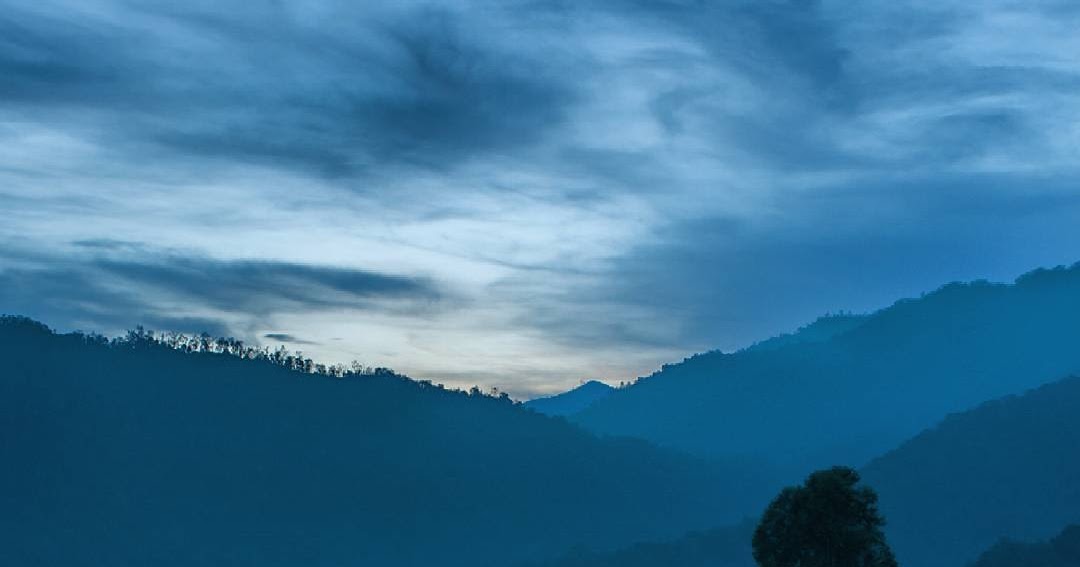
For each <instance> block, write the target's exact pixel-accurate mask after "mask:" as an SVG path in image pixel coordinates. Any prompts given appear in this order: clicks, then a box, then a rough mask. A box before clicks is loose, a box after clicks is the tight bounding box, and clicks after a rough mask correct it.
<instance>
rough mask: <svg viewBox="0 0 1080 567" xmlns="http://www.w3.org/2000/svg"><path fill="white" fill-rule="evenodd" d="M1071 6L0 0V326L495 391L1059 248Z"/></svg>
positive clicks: (1078, 146)
mask: <svg viewBox="0 0 1080 567" xmlns="http://www.w3.org/2000/svg"><path fill="white" fill-rule="evenodd" d="M1077 29H1080V6H1078V5H1077V4H1076V3H1074V2H1040V1H1023V2H1000V1H992V0H991V1H986V2H967V1H962V2H961V1H950V0H945V1H942V2H935V3H926V2H908V1H905V0H890V1H879V0H867V1H864V2H858V3H851V2H839V1H832V0H828V1H824V0H823V1H820V2H813V1H771V0H754V1H733V2H691V1H674V0H673V1H666V2H665V1H652V2H644V1H641V2H636V1H622V0H603V1H595V2H594V1H589V0H579V1H565V2H563V1H555V0H551V1H543V0H531V1H515V0H501V1H485V0H462V1H456V2H443V3H431V2H414V1H411V0H395V1H393V2H357V1H349V2H345V1H342V2H333V1H323V0H296V1H290V2H284V1H282V2H277V1H266V0H246V1H243V2H240V1H232V0H214V1H212V2H211V1H201V0H194V1H190V2H182V3H177V2H157V1H153V0H149V1H139V2H125V1H111V0H70V1H67V0H64V1H53V0H34V1H29V0H23V1H14V2H13V1H11V0H0V215H2V217H0V218H2V219H3V222H0V312H5V313H17V314H22V315H27V316H31V317H34V318H37V319H39V320H41V321H43V322H45V323H47V324H49V325H50V326H53V327H54V328H57V329H60V330H64V331H67V330H75V329H79V330H85V331H96V332H102V333H105V334H110V335H113V334H118V333H121V332H122V331H123V330H124V329H128V328H132V327H134V326H135V325H140V324H141V325H144V326H146V327H149V328H153V329H158V330H176V331H185V332H202V331H207V332H210V333H211V334H216V335H229V336H235V337H238V338H242V339H244V340H245V341H247V342H250V343H253V344H263V345H269V346H277V345H280V344H285V345H286V346H288V347H289V348H291V349H296V350H301V351H303V352H304V353H305V354H306V355H309V356H312V357H314V358H316V359H317V360H320V361H325V362H345V361H350V360H353V359H355V360H359V361H361V362H362V363H364V364H368V365H372V366H388V367H392V368H394V369H396V370H398V371H400V372H404V373H406V374H409V375H411V376H413V377H415V378H424V379H432V380H435V381H438V382H443V383H446V384H448V385H451V386H459V387H468V386H471V385H473V384H478V385H481V386H483V387H485V388H486V387H490V386H497V387H498V388H499V389H500V390H503V391H507V392H510V393H511V394H512V395H514V396H515V397H520V398H525V397H530V396H534V395H537V394H543V393H550V392H555V391H558V390H561V389H564V388H567V387H572V386H574V385H576V384H577V383H579V382H580V381H581V380H584V379H591V378H600V379H604V380H607V381H609V382H617V381H620V380H627V379H632V378H634V377H636V376H640V375H645V374H648V373H650V372H651V371H652V370H654V369H655V368H657V367H658V366H659V365H660V364H662V363H665V362H671V361H677V360H680V359H682V358H683V357H684V356H687V355H689V354H692V353H694V352H700V351H704V350H712V349H722V350H732V349H736V348H739V347H742V346H746V345H748V344H751V343H753V342H755V341H757V340H761V339H763V338H766V337H768V336H771V335H775V334H777V333H780V332H785V331H790V330H793V329H795V328H797V327H798V326H800V325H802V324H805V323H807V322H809V321H811V320H813V319H814V318H815V317H816V316H818V315H821V314H823V313H826V312H835V311H840V310H844V311H854V312H865V311H870V310H873V309H877V308H881V307H884V306H887V305H889V304H890V303H892V302H893V301H894V300H896V299H899V298H901V297H906V296H913V295H918V294H919V293H920V292H924V291H928V290H932V289H934V288H936V287H938V286H940V285H941V284H943V283H946V282H949V281H954V280H971V279H979V278H987V279H991V280H996V281H1009V280H1011V279H1013V278H1014V277H1015V276H1017V275H1019V274H1021V273H1023V272H1025V271H1028V270H1030V269H1033V268H1036V267H1039V266H1054V265H1059V264H1071V263H1073V262H1075V261H1077V260H1080V187H1078V186H1077V182H1078V181H1080V35H1077V34H1076V33H1075V30H1077Z"/></svg>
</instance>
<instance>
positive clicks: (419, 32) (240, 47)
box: [0, 2, 573, 176]
mask: <svg viewBox="0 0 1080 567" xmlns="http://www.w3.org/2000/svg"><path fill="white" fill-rule="evenodd" d="M403 6H404V5H403ZM322 7H323V8H325V10H326V13H325V15H324V16H322V17H318V16H315V17H314V19H309V17H310V16H311V15H310V14H301V13H297V12H295V11H293V10H292V9H290V8H289V7H287V6H284V5H279V4H275V3H263V4H262V5H260V6H258V7H253V6H250V5H242V4H239V3H237V4H224V5H222V4H216V5H215V6H214V7H213V8H210V7H208V6H202V7H200V6H198V5H194V6H186V7H185V8H177V7H175V6H174V5H172V4H169V3H149V4H144V5H140V6H139V7H138V8H134V9H133V8H132V7H130V6H123V7H121V6H119V5H114V4H112V3H111V2H102V3H100V5H99V6H98V10H90V9H85V10H84V9H80V8H79V7H75V6H66V5H64V4H63V3H60V4H56V3H44V4H43V5H41V6H35V7H24V8H22V9H14V10H12V11H11V12H10V13H9V14H7V15H6V16H5V17H3V18H2V19H0V34H3V35H4V37H5V40H4V41H3V42H0V73H3V74H4V75H5V77H6V80H5V82H4V86H3V87H2V88H0V100H3V101H5V102H6V103H7V104H9V105H12V106H13V107H15V108H18V109H20V110H21V112H23V113H26V114H29V115H32V116H35V118H36V119H41V120H49V116H50V115H52V116H57V117H60V119H64V120H67V119H74V120H75V121H76V122H77V123H78V122H83V123H85V124H84V125H83V128H82V131H83V133H84V134H85V135H90V136H96V137H100V138H102V141H103V142H105V143H117V144H119V145H121V146H123V147H126V148H127V149H128V151H130V152H132V153H134V154H136V155H143V156H155V157H156V158H157V159H163V158H164V159H181V158H183V159H191V158H193V157H200V158H202V159H204V160H209V161H213V160H218V161H225V162H226V163H228V162H229V161H241V162H245V161H247V162H256V163H262V164H271V165H275V166H279V167H286V168H290V167H292V168H302V169H306V170H311V171H314V172H317V173H319V174H323V175H330V176H341V175H356V174H359V173H362V172H364V171H366V170H367V169H369V168H371V167H373V166H375V165H383V164H385V162H391V163H393V162H402V163H406V164H409V165H411V166H416V167H425V168H436V169H438V168H443V167H446V166H448V165H449V164H452V163H455V162H458V161H460V160H463V159H467V158H468V157H470V156H471V155H474V154H475V153H477V152H481V151H485V150H491V149H496V148H498V149H500V150H501V149H505V148H507V147H517V146H522V145H528V144H530V143H532V142H533V141H535V140H536V139H537V138H538V136H540V135H541V134H542V133H543V132H544V131H546V130H547V129H548V128H550V127H551V126H552V125H554V124H557V123H558V122H559V120H560V119H561V118H562V112H563V108H564V107H565V106H566V105H567V104H569V103H570V102H571V101H572V98H573V92H572V89H571V88H570V84H569V83H564V82H560V81H558V80H556V79H557V77H555V76H553V75H550V74H549V73H548V72H546V71H545V69H546V63H545V59H544V55H543V54H540V53H530V52H528V51H527V50H524V49H510V48H508V47H507V45H506V40H507V39H508V38H505V37H497V36H496V37H494V38H493V39H491V38H492V37H493V36H492V35H491V34H490V33H489V32H490V31H491V30H488V29H485V27H484V26H485V24H484V22H483V21H482V20H476V19H471V18H465V17H463V16H462V15H461V14H459V13H456V12H454V11H451V10H448V9H440V8H435V7H431V6H416V7H408V6H404V7H402V8H400V9H388V8H387V9H383V8H375V7H373V6H364V7H359V6H358V7H356V8H349V7H345V6H342V5H332V3H325V4H322ZM313 12H317V10H315V11H313ZM341 21H351V22H352V23H353V24H354V25H352V26H349V27H342V26H340V25H339V23H340V22H341ZM119 117H123V118H122V119H118V118H119ZM132 157H135V156H132Z"/></svg>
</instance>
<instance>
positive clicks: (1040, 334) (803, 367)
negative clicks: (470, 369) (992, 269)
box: [571, 266, 1080, 480]
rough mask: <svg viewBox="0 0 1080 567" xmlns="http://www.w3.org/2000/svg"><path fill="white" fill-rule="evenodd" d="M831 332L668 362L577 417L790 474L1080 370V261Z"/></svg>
mask: <svg viewBox="0 0 1080 567" xmlns="http://www.w3.org/2000/svg"><path fill="white" fill-rule="evenodd" d="M852 322H855V323H857V324H853V325H851V328H849V329H846V330H843V332H840V333H838V334H835V335H831V336H828V337H827V338H825V339H824V340H820V341H794V342H791V341H788V342H787V344H776V345H773V346H771V347H768V348H751V349H747V350H743V351H740V352H737V353H734V354H723V353H719V352H714V353H708V354H704V355H698V356H695V357H692V358H689V359H687V360H685V361H684V362H682V363H680V364H673V365H667V366H665V367H664V368H663V369H662V370H661V371H660V372H658V373H656V374H654V375H653V376H651V377H648V378H644V379H642V380H639V381H638V382H637V383H636V384H634V385H633V386H632V387H629V388H624V389H620V390H619V391H617V392H615V393H614V394H612V395H611V396H610V397H608V398H607V399H604V400H601V401H599V402H597V403H595V404H593V405H591V406H590V407H588V408H587V409H585V410H584V411H582V412H580V413H578V414H575V415H574V416H571V418H572V419H573V420H574V421H576V422H578V423H580V424H582V425H584V426H585V427H587V428H589V429H591V430H593V431H597V432H602V433H613V434H620V435H633V436H637V437H641V438H644V439H648V440H652V441H654V442H657V443H660V444H663V445H667V446H672V447H677V448H681V449H685V450H688V451H691V452H694V453H697V454H700V455H727V456H739V455H754V454H763V456H767V457H769V458H770V459H772V460H773V461H775V462H778V463H780V464H782V465H783V466H785V467H786V468H787V470H788V471H789V473H788V475H789V478H790V479H792V480H793V479H794V478H798V477H801V476H802V475H804V474H805V473H807V472H808V471H810V470H812V469H815V468H821V467H825V466H830V465H833V464H836V463H847V464H853V465H858V464H861V463H864V462H866V461H868V460H869V459H870V458H872V457H874V456H876V455H879V454H881V453H882V452H884V451H886V450H888V449H890V448H892V447H895V446H896V445H897V444H898V443H900V442H901V441H903V440H904V439H907V438H909V437H911V436H912V435H914V434H916V433H918V432H919V431H921V430H922V429H924V428H926V427H929V426H930V425H932V424H933V423H936V422H937V421H938V420H940V419H941V418H942V417H943V416H945V415H946V414H948V413H951V412H955V411H959V410H962V409H965V408H969V407H972V406H974V405H975V404H977V403H979V402H982V401H984V400H987V399H992V398H995V397H999V396H1002V395H1006V394H1009V393H1012V392H1017V391H1022V390H1024V389H1027V388H1030V387H1033V386H1036V385H1038V384H1042V383H1045V382H1047V381H1049V380H1053V379H1056V378H1058V377H1060V376H1065V375H1069V374H1072V373H1075V372H1078V371H1080V348H1077V346H1078V344H1077V340H1076V338H1075V337H1077V336H1078V335H1080V267H1078V266H1074V267H1072V268H1068V269H1065V268H1059V269H1055V270H1040V271H1036V272H1032V273H1030V274H1027V275H1025V276H1022V277H1021V278H1019V279H1018V280H1017V282H1016V283H1015V284H1013V285H1005V284H991V283H987V282H975V283H971V284H951V285H948V286H945V287H943V288H941V289H939V290H938V291H936V292H933V293H930V294H927V295H925V296H923V297H921V298H919V299H914V300H905V301H900V302H897V303H896V304H895V305H893V306H891V307H889V308H886V309H883V310H881V311H879V312H877V313H874V314H872V315H869V316H867V317H864V318H860V319H858V320H853V321H852Z"/></svg>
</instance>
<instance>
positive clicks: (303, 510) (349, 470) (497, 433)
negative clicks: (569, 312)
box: [0, 318, 745, 567]
mask: <svg viewBox="0 0 1080 567" xmlns="http://www.w3.org/2000/svg"><path fill="white" fill-rule="evenodd" d="M231 344H232V343H225V345H226V347H225V348H224V350H229V351H232V352H234V354H222V353H214V352H205V351H201V350H200V349H201V348H202V347H200V346H199V343H198V341H196V342H195V343H194V344H189V345H188V346H186V347H183V351H182V350H176V349H175V348H171V347H169V346H165V345H162V344H160V343H158V342H156V341H154V340H149V339H147V338H146V337H145V336H141V335H135V336H133V338H130V339H128V340H123V341H112V342H109V341H105V340H104V339H100V338H95V337H86V336H81V335H57V334H54V333H52V332H50V331H49V330H48V329H47V328H45V327H44V326H42V325H40V324H37V323H34V322H32V321H29V320H27V319H22V318H3V319H0V359H2V360H3V361H4V370H3V372H0V452H2V454H0V462H2V463H3V466H2V467H0V509H3V510H4V513H3V514H2V515H0V517H2V518H3V523H4V525H3V526H2V527H0V529H2V531H3V533H4V541H5V543H4V544H3V545H2V546H0V564H5V565H27V564H40V565H69V566H79V565H155V566H162V567H168V566H171V565H184V566H189V565H259V566H260V567H268V566H275V565H282V566H286V565H287V566H294V565H380V566H386V567H394V566H414V565H440V566H457V565H461V566H465V565H468V566H470V567H473V566H483V565H492V566H504V565H508V564H514V563H519V562H521V561H522V560H526V559H528V560H536V559H543V558H545V557H552V556H555V555H558V554H560V553H563V552H564V551H565V550H567V549H570V548H571V547H572V546H574V545H577V544H583V545H587V546H589V547H591V548H597V549H604V548H608V549H611V548H615V547H620V546H624V545H629V544H630V543H632V542H636V541H644V540H657V539H666V538H674V537H677V536H678V535H680V534H682V533H684V532H686V531H688V530H693V529H702V528H707V527H711V526H715V525H720V524H723V523H726V522H727V521H729V520H733V519H735V518H737V517H739V516H736V515H734V514H733V513H731V512H730V511H729V510H730V509H739V508H743V507H745V503H740V502H739V501H738V500H737V498H738V497H739V495H740V493H741V488H742V487H743V485H744V480H745V479H738V478H736V477H732V476H730V475H728V474H726V473H724V474H722V473H721V471H718V470H716V469H714V468H710V467H709V466H706V465H705V464H703V463H702V462H700V461H698V460H695V459H693V458H688V457H683V456H681V455H678V454H675V453H673V452H669V451H666V450H658V449H655V448H653V447H651V446H650V445H648V444H646V443H645V442H641V441H633V440H610V439H609V440H601V439H598V438H596V437H594V436H592V435H591V434H588V433H585V432H583V431H581V430H579V429H578V428H577V427H575V426H573V425H571V424H569V423H567V422H565V421H564V420H561V419H556V418H549V417H546V416H543V415H540V414H537V413H535V412H531V411H528V410H525V409H523V408H521V407H520V406H518V405H516V404H513V403H511V402H509V401H507V400H500V399H495V398H490V397H485V396H475V395H474V396H470V395H467V394H464V393H460V392H451V391H445V390H442V389H439V388H438V387H435V386H431V385H428V384H424V383H420V382H415V381H412V380H408V379H405V378H403V377H400V376H396V375H394V374H392V373H389V372H385V371H384V372H376V373H369V374H364V375H359V376H347V377H345V378H337V379H336V378H333V377H329V376H326V375H317V374H309V373H306V372H304V371H302V370H310V369H311V368H309V367H304V366H305V365H304V364H300V365H299V366H301V367H302V368H301V369H300V370H294V369H290V368H288V367H286V366H285V365H284V363H283V362H280V361H279V362H274V361H272V360H270V359H267V358H264V357H260V358H258V359H255V360H252V359H249V358H248V356H249V355H250V353H246V354H245V351H243V350H238V349H233V348H232V347H231V346H229V345H231ZM187 350H195V351H196V352H184V351H187ZM237 352H238V353H240V354H241V355H242V356H237V355H236V353H237ZM289 364H290V365H294V366H295V365H296V363H295V361H293V362H290V363H289ZM327 372H328V373H332V372H330V371H329V370H328V371H327ZM729 495H735V497H734V498H735V499H731V500H729Z"/></svg>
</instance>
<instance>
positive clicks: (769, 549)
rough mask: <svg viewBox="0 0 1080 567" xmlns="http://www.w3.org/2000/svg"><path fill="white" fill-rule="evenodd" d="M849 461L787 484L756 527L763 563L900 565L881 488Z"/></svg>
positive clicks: (772, 566)
mask: <svg viewBox="0 0 1080 567" xmlns="http://www.w3.org/2000/svg"><path fill="white" fill-rule="evenodd" d="M859 481H860V479H859V473H857V472H855V470H854V469H850V468H847V467H834V468H832V469H828V470H823V471H818V472H815V473H814V474H812V475H810V477H809V478H807V479H806V482H805V483H804V484H803V485H802V486H794V487H788V488H785V489H784V490H783V491H782V492H781V493H780V495H779V496H777V497H776V499H775V500H773V502H772V503H771V504H770V505H769V507H768V508H767V509H766V510H765V514H764V516H762V518H761V522H760V523H759V524H758V527H757V529H756V530H755V531H754V539H753V548H754V560H755V561H757V563H758V565H760V566H761V567H896V565H897V563H896V559H895V558H894V556H893V553H892V551H891V550H890V549H889V546H888V544H887V543H886V542H885V535H884V533H882V527H883V526H884V525H885V520H884V518H882V517H881V514H880V513H879V512H878V508H877V494H875V493H874V491H873V490H872V489H870V488H869V487H867V486H862V485H860V484H859Z"/></svg>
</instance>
